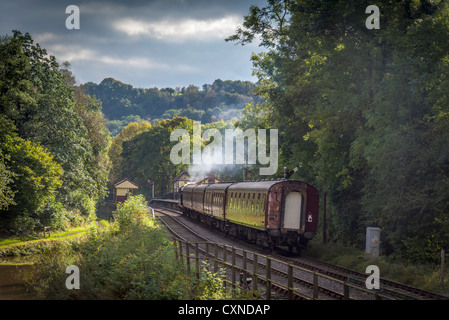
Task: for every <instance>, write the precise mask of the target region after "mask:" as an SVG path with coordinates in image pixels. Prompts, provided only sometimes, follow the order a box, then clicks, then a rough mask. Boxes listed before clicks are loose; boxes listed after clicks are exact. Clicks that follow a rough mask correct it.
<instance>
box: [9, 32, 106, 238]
mask: <svg viewBox="0 0 449 320" xmlns="http://www.w3.org/2000/svg"><path fill="white" fill-rule="evenodd" d="M67 66H68V65H64V67H67ZM109 144H110V134H109V131H108V130H107V128H106V125H105V120H104V117H103V114H102V113H101V104H100V103H99V102H98V101H97V100H95V99H93V98H91V97H90V96H88V95H86V94H84V93H82V92H81V90H80V88H79V87H77V86H75V80H74V77H73V76H72V74H71V73H70V71H68V70H67V69H61V68H60V66H59V65H58V63H57V62H56V58H55V57H53V56H49V55H48V54H47V51H46V50H45V49H43V48H41V47H40V46H39V45H38V44H35V43H34V41H33V39H32V38H31V36H30V35H29V34H28V33H26V34H22V33H21V32H19V31H13V35H12V36H9V35H5V36H0V181H1V182H0V234H2V235H8V236H11V235H18V234H19V235H24V234H27V235H32V234H33V233H35V232H38V231H40V230H42V228H43V227H44V226H51V227H52V228H53V229H54V230H55V229H65V228H68V227H72V226H74V225H75V226H79V225H82V224H84V223H86V222H90V221H92V220H93V219H94V218H95V203H96V201H97V200H98V199H100V198H102V197H104V195H105V194H106V183H107V179H108V173H109V167H110V163H109V159H108V155H107V151H108V147H109Z"/></svg>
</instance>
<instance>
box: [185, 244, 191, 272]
mask: <svg viewBox="0 0 449 320" xmlns="http://www.w3.org/2000/svg"><path fill="white" fill-rule="evenodd" d="M189 247H190V245H189V244H188V243H186V263H187V273H189V274H190V250H189Z"/></svg>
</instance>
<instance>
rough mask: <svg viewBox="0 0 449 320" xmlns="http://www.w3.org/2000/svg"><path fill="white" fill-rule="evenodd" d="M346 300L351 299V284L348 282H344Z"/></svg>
mask: <svg viewBox="0 0 449 320" xmlns="http://www.w3.org/2000/svg"><path fill="white" fill-rule="evenodd" d="M343 293H344V300H349V286H348V284H347V282H345V283H344V284H343Z"/></svg>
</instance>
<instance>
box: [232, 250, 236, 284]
mask: <svg viewBox="0 0 449 320" xmlns="http://www.w3.org/2000/svg"><path fill="white" fill-rule="evenodd" d="M232 289H235V248H234V247H232Z"/></svg>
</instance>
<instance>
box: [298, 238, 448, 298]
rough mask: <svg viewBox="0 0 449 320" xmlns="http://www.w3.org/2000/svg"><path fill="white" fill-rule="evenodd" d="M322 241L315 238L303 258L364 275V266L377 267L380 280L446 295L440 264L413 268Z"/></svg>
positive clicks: (386, 258)
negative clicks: (307, 257)
mask: <svg viewBox="0 0 449 320" xmlns="http://www.w3.org/2000/svg"><path fill="white" fill-rule="evenodd" d="M321 241H322V240H320V239H314V241H312V243H311V247H310V248H308V249H307V250H306V251H304V255H305V256H310V257H312V258H316V259H319V260H322V261H325V262H328V263H332V264H335V265H338V266H341V267H345V268H348V269H352V270H355V271H358V272H361V273H365V270H366V267H367V266H369V265H376V266H378V267H379V270H380V277H381V278H384V279H388V280H391V281H395V282H399V283H403V284H407V285H410V286H413V287H417V288H421V289H423V290H428V291H433V292H438V293H442V294H449V274H448V273H449V270H447V271H446V284H445V286H444V287H443V288H442V287H441V283H440V265H439V264H438V265H436V264H427V265H414V264H408V263H405V262H401V261H393V260H392V259H390V258H388V257H383V256H380V257H378V258H374V257H372V256H370V255H367V254H365V252H364V251H363V250H360V249H357V248H355V247H347V246H344V245H342V244H339V243H327V244H323V243H322V242H321Z"/></svg>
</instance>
